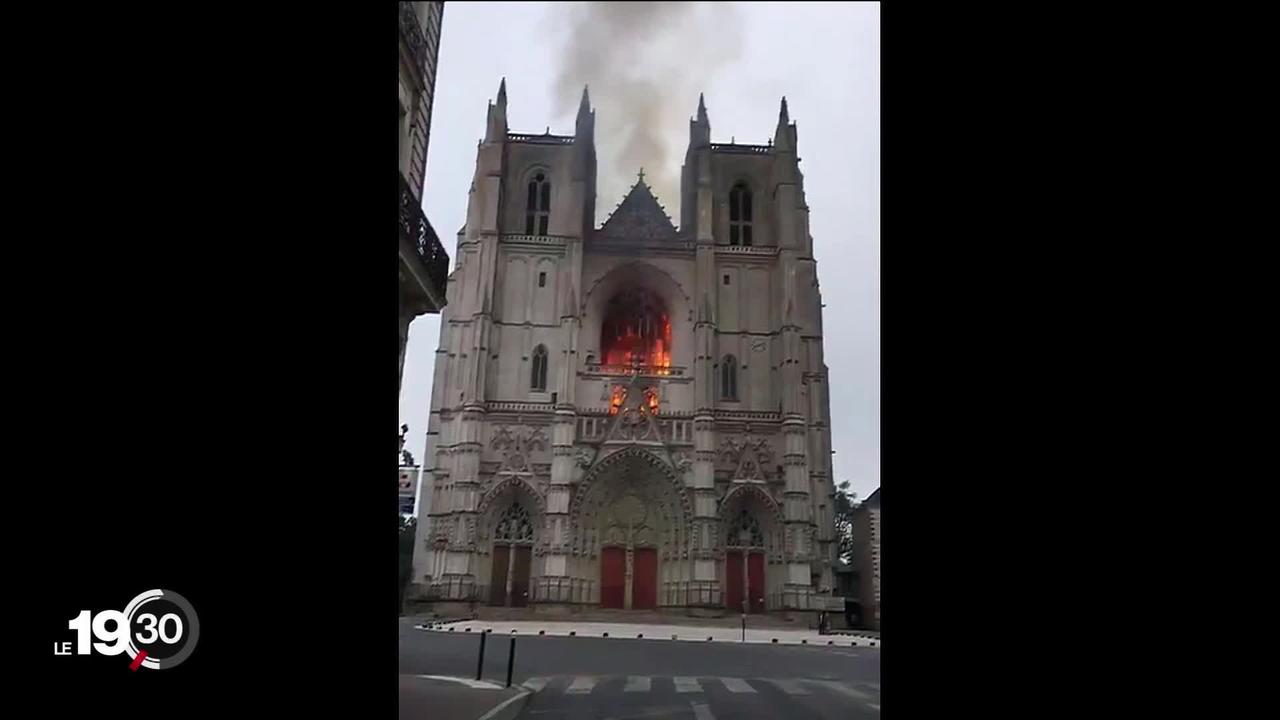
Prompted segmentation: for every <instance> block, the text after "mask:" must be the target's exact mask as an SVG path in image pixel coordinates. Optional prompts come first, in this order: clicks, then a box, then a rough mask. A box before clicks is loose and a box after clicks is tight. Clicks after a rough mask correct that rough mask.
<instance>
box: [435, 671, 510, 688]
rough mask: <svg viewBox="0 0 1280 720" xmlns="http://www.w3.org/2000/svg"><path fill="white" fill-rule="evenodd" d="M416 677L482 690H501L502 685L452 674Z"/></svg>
mask: <svg viewBox="0 0 1280 720" xmlns="http://www.w3.org/2000/svg"><path fill="white" fill-rule="evenodd" d="M416 677H420V678H425V679H427V680H441V681H444V682H453V683H459V684H461V685H466V686H467V687H469V688H476V689H480V690H501V689H502V686H501V685H499V684H497V683H491V682H488V681H485V680H472V679H470V678H460V677H452V676H450V675H417V676H416Z"/></svg>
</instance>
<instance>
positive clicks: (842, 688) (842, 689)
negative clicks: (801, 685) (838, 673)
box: [807, 680, 871, 701]
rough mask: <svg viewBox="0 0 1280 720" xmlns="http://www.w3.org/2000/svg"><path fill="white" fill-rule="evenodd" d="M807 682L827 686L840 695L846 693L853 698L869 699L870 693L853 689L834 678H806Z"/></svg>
mask: <svg viewBox="0 0 1280 720" xmlns="http://www.w3.org/2000/svg"><path fill="white" fill-rule="evenodd" d="M807 682H811V683H814V684H816V685H821V686H823V687H825V688H829V689H831V690H833V691H835V692H838V693H840V694H841V695H847V696H849V697H851V698H853V699H855V700H864V701H865V700H870V699H871V696H870V695H868V694H866V693H864V692H862V691H861V690H854V689H853V688H851V687H849V686H848V685H845V684H844V683H842V682H836V681H834V680H808V681H807Z"/></svg>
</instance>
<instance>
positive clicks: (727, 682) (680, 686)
mask: <svg viewBox="0 0 1280 720" xmlns="http://www.w3.org/2000/svg"><path fill="white" fill-rule="evenodd" d="M521 685H523V686H524V687H525V688H526V689H528V690H531V691H533V692H535V693H539V692H548V693H563V694H566V695H590V694H592V693H595V694H610V693H614V692H618V691H619V690H621V691H622V692H624V693H650V692H654V693H672V692H674V693H678V694H685V695H696V694H699V693H701V694H704V695H705V694H708V693H719V692H729V693H734V694H740V695H742V694H758V693H761V692H764V693H770V692H781V693H783V694H785V695H791V696H804V695H811V694H813V691H814V690H815V689H817V690H820V691H821V690H827V691H830V692H831V693H834V694H837V695H840V696H843V697H845V698H847V699H852V700H858V701H860V703H862V704H868V705H869V704H870V703H869V702H868V701H878V700H879V696H880V692H879V685H878V684H876V683H867V682H863V683H847V682H839V681H835V680H820V679H810V678H737V677H688V676H677V677H660V676H648V675H622V676H610V675H560V676H551V677H531V678H529V679H527V680H525V681H524V682H523V683H521ZM695 699H696V698H695ZM874 708H875V709H876V710H878V709H879V705H875V706H874Z"/></svg>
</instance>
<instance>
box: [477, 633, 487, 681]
mask: <svg viewBox="0 0 1280 720" xmlns="http://www.w3.org/2000/svg"><path fill="white" fill-rule="evenodd" d="M488 635H489V633H480V659H479V660H477V661H476V680H479V679H480V673H481V672H483V671H484V640H485V638H486V637H488Z"/></svg>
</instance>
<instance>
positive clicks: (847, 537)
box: [832, 480, 858, 563]
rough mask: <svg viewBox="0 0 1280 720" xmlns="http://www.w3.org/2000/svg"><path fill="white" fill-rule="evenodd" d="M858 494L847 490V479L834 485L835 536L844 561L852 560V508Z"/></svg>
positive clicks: (840, 555) (855, 504) (854, 506)
mask: <svg viewBox="0 0 1280 720" xmlns="http://www.w3.org/2000/svg"><path fill="white" fill-rule="evenodd" d="M857 497H858V494H857V493H855V492H849V481H848V480H845V481H844V482H842V483H840V485H839V486H837V487H836V493H835V497H834V504H833V506H832V507H834V508H835V520H836V538H837V539H839V541H840V545H839V558H840V559H841V560H842V561H844V562H845V563H852V562H853V510H854V508H856V507H857V506H858V505H857V502H856V500H857Z"/></svg>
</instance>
